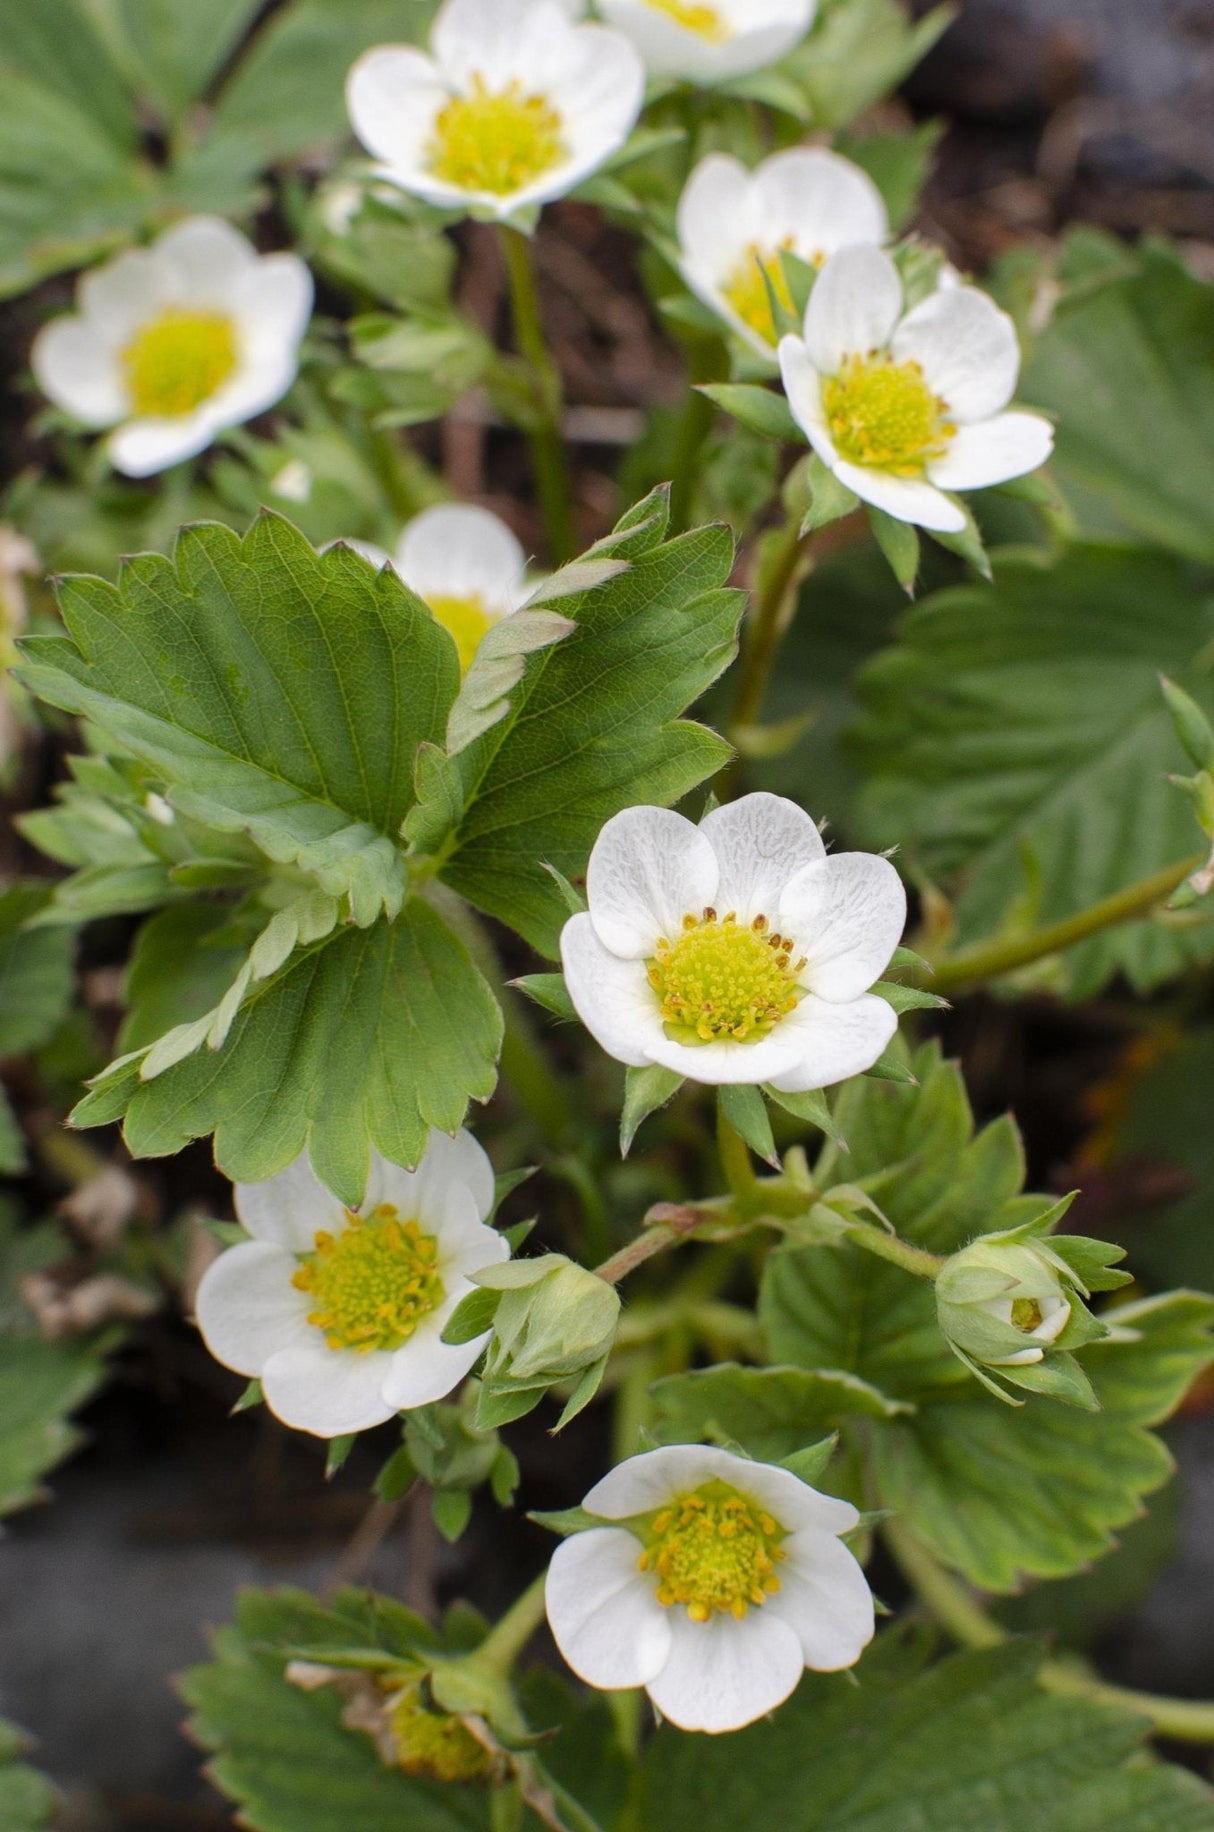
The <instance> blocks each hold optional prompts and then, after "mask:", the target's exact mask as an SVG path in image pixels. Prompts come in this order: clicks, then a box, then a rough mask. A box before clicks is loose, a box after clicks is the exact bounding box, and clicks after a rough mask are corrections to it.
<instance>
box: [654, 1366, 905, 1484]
mask: <svg viewBox="0 0 1214 1832" xmlns="http://www.w3.org/2000/svg"><path fill="white" fill-rule="evenodd" d="M652 1397H653V1406H654V1420H653V1430H654V1435H655V1436H656V1438H657V1439H658V1442H659V1443H662V1444H694V1443H697V1442H699V1441H700V1440H701V1439H707V1440H708V1441H709V1442H710V1443H729V1444H737V1445H740V1446H741V1448H742V1449H743V1450H744V1451H746V1452H747V1453H748V1454H749V1455H750V1456H752V1457H757V1458H758V1459H759V1460H760V1461H761V1462H764V1463H783V1462H785V1461H786V1460H787V1459H788V1458H789V1457H791V1456H794V1455H795V1454H796V1453H797V1452H798V1451H801V1450H803V1449H804V1448H805V1447H806V1446H807V1445H811V1444H816V1443H818V1442H819V1440H820V1439H821V1438H822V1437H823V1436H824V1435H825V1434H826V1433H828V1432H830V1431H832V1430H833V1429H834V1427H835V1426H837V1425H838V1424H839V1423H840V1422H841V1420H843V1419H845V1418H869V1419H892V1418H897V1417H898V1416H899V1414H902V1413H908V1412H911V1411H913V1407H911V1406H908V1405H907V1404H906V1403H905V1402H904V1401H902V1400H893V1399H890V1398H889V1397H888V1395H886V1394H884V1393H880V1392H878V1390H877V1388H876V1387H870V1386H869V1384H868V1382H867V1381H863V1380H860V1379H859V1378H858V1376H857V1375H855V1374H845V1373H842V1372H838V1371H835V1370H831V1369H829V1368H827V1369H814V1370H812V1371H811V1370H810V1369H808V1368H744V1367H740V1366H738V1365H737V1364H735V1363H732V1362H723V1363H721V1364H720V1365H719V1366H718V1367H715V1368H702V1369H698V1370H696V1371H695V1372H694V1373H691V1374H670V1375H668V1376H667V1377H666V1378H665V1379H664V1380H659V1381H658V1382H657V1384H656V1385H655V1386H654V1387H653V1389H652Z"/></svg>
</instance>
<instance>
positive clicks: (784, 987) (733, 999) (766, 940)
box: [646, 910, 805, 1044]
mask: <svg viewBox="0 0 1214 1832" xmlns="http://www.w3.org/2000/svg"><path fill="white" fill-rule="evenodd" d="M792 954H793V943H792V941H791V940H790V939H789V938H788V937H787V936H784V935H779V934H775V935H773V934H770V933H769V932H768V922H767V918H766V917H765V916H756V917H755V919H754V921H753V922H752V923H750V924H749V925H747V924H743V923H739V921H738V918H737V914H736V912H734V911H733V910H730V911H729V912H728V913H727V914H726V915H725V916H723V917H720V918H718V916H717V913H716V911H715V910H705V911H704V914H703V917H702V918H698V917H695V916H685V917H684V918H683V933H682V935H681V936H680V937H679V939H678V941H676V942H674V943H671V942H669V941H667V940H666V938H665V936H659V938H658V944H657V954H656V955H655V956H654V958H653V959H652V960H651V961H649V962H647V963H646V964H647V968H648V973H649V984H650V985H651V986H652V987H653V989H654V991H655V992H656V993H657V995H658V998H659V999H660V1001H661V1010H662V1022H663V1025H664V1026H665V1029H666V1035H667V1036H668V1037H669V1038H670V1039H671V1040H672V1041H673V1042H676V1043H689V1044H700V1043H715V1042H719V1041H720V1040H721V1039H723V1038H727V1037H728V1038H732V1039H733V1040H734V1042H736V1043H755V1042H757V1041H758V1039H759V1038H760V1037H765V1036H767V1034H768V1032H769V1031H770V1030H771V1029H772V1027H773V1025H776V1024H778V1023H779V1022H780V1020H781V1019H782V1018H785V1017H787V1015H788V1013H789V1012H790V1011H792V1010H794V1008H795V1007H796V1005H797V1004H798V1003H799V1001H800V1000H801V999H802V998H803V997H804V992H805V989H804V987H801V986H798V984H797V975H798V973H800V971H801V969H802V968H803V967H804V965H805V962H804V960H798V961H794V960H793V958H792Z"/></svg>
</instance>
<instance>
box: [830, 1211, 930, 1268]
mask: <svg viewBox="0 0 1214 1832" xmlns="http://www.w3.org/2000/svg"><path fill="white" fill-rule="evenodd" d="M847 1238H848V1240H854V1241H855V1243H856V1245H857V1247H863V1248H864V1251H865V1252H866V1253H875V1254H876V1255H877V1258H878V1259H883V1260H888V1261H889V1263H890V1265H891V1266H901V1268H902V1270H903V1272H913V1273H914V1275H915V1277H916V1278H917V1279H934V1278H936V1276H937V1275H938V1273H939V1271H940V1268H941V1266H943V1264H944V1261H943V1260H942V1259H941V1257H940V1255H939V1254H938V1253H928V1252H927V1251H926V1249H925V1248H923V1247H912V1246H911V1244H910V1242H909V1241H906V1240H899V1238H898V1236H897V1235H896V1234H887V1233H886V1231H885V1229H884V1228H878V1227H875V1226H874V1225H873V1223H872V1222H869V1221H849V1222H848V1224H847Z"/></svg>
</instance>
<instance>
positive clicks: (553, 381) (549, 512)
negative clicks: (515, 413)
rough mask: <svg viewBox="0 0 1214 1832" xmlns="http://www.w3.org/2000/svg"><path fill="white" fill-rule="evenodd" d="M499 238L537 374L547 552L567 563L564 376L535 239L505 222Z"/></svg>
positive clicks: (569, 521)
mask: <svg viewBox="0 0 1214 1832" xmlns="http://www.w3.org/2000/svg"><path fill="white" fill-rule="evenodd" d="M501 238H502V250H503V253H504V255H505V260H506V272H507V274H508V276H509V280H510V304H511V310H512V312H513V315H514V336H515V342H516V343H517V345H518V350H519V354H520V356H522V357H524V358H525V359H526V361H527V362H528V363H529V364H530V366H531V370H532V373H533V375H534V378H535V396H536V408H537V410H538V416H539V417H538V420H537V424H536V426H535V428H534V430H533V431H532V433H531V435H530V437H531V457H532V462H533V464H534V466H535V481H536V487H537V489H538V491H539V497H540V507H541V509H542V511H543V516H544V525H545V527H546V528H547V530H548V546H549V558H550V560H551V561H552V564H553V565H554V566H564V565H565V564H566V563H567V562H568V561H569V560H571V559H572V558H573V556H574V554H575V553H576V551H577V537H576V533H575V530H574V525H573V503H572V500H571V497H570V493H569V470H568V464H567V462H566V457H565V448H564V444H563V442H562V439H561V406H562V398H561V378H560V375H559V373H558V371H557V368H556V365H555V363H554V362H553V360H552V357H551V355H550V353H549V350H548V343H547V339H546V338H545V336H544V321H543V317H542V314H541V311H540V296H539V289H538V287H537V285H536V280H535V268H534V267H533V265H532V261H531V243H530V241H529V240H528V238H527V237H526V236H525V235H523V234H522V232H521V231H520V230H518V229H508V228H503V229H502V231H501Z"/></svg>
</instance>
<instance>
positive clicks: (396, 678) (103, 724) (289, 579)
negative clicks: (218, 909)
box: [22, 514, 459, 925]
mask: <svg viewBox="0 0 1214 1832" xmlns="http://www.w3.org/2000/svg"><path fill="white" fill-rule="evenodd" d="M60 593H61V598H60V601H61V605H62V609H63V617H64V622H65V624H66V626H67V631H68V634H67V635H66V636H45V637H32V638H30V639H29V641H28V643H27V644H26V645H25V658H26V659H25V666H24V669H23V670H22V674H23V678H24V679H25V681H26V683H27V684H28V686H29V687H30V689H31V690H32V691H33V692H34V693H36V694H38V695H39V696H40V697H42V698H44V699H46V700H48V701H50V703H51V704H52V705H56V706H60V707H63V708H64V709H66V710H67V711H69V712H75V713H79V714H82V715H84V716H86V717H88V718H90V719H91V720H92V721H93V722H94V723H95V724H96V725H97V726H98V727H99V728H100V729H101V731H102V732H103V733H105V734H106V735H107V736H108V737H109V738H110V739H111V740H112V741H114V742H115V743H116V744H117V745H118V746H119V747H121V748H124V749H126V750H128V751H130V752H131V753H133V754H134V755H135V756H137V757H139V758H141V759H142V760H144V761H145V762H146V763H148V764H150V765H152V766H153V767H154V768H156V769H157V770H159V771H161V772H162V773H163V775H164V777H165V779H166V781H167V783H168V785H169V788H170V794H171V799H172V802H173V805H174V807H176V808H177V809H179V810H180V811H181V812H182V813H183V814H185V815H187V816H190V817H192V818H194V819H195V820H199V821H203V822H206V823H207V824H209V825H211V826H213V827H216V828H218V829H219V830H220V831H221V832H225V833H232V832H242V831H243V832H246V833H248V834H249V835H251V837H252V838H253V839H254V840H255V841H256V843H257V845H258V846H259V847H260V848H261V849H262V851H263V852H264V853H266V854H267V855H268V857H269V858H270V859H272V860H275V861H277V862H278V863H280V864H291V865H294V866H296V867H298V868H299V869H300V870H302V871H303V872H305V873H306V874H307V875H308V876H309V877H310V878H311V879H312V880H313V881H314V882H315V883H316V884H317V885H318V886H319V888H320V889H321V890H323V891H325V892H326V893H327V894H328V895H330V896H335V897H340V898H342V899H343V901H344V902H345V903H347V904H348V910H349V914H350V915H351V916H352V918H353V920H354V921H356V922H358V923H359V924H360V925H367V924H370V923H371V922H374V921H375V919H376V917H377V915H378V914H379V913H380V912H381V911H387V912H388V913H389V914H394V913H395V911H396V910H397V909H399V907H400V904H401V901H402V899H403V897H404V894H405V886H406V882H407V875H406V871H405V866H404V861H403V857H402V855H401V852H400V849H399V845H398V836H399V833H400V828H401V823H402V822H403V820H404V819H405V816H406V815H407V813H408V812H409V809H410V807H411V806H412V804H413V800H414V784H413V760H414V756H415V753H416V751H417V748H418V746H419V745H420V744H422V743H423V742H425V741H426V740H431V741H437V740H439V739H441V737H442V735H443V732H444V729H445V725H446V717H447V713H448V711H449V709H450V706H451V703H452V701H453V700H454V698H455V694H456V691H457V689H458V686H459V663H458V659H457V657H456V653H455V646H454V644H453V643H452V641H451V639H450V637H449V636H448V635H447V633H446V632H445V631H444V630H442V629H441V628H440V626H439V625H438V624H437V623H435V621H434V619H433V618H432V617H431V616H430V614H429V612H428V611H427V610H426V608H425V607H424V605H422V604H421V603H420V601H419V600H418V599H416V598H414V597H413V596H412V594H411V593H409V592H408V591H406V589H405V587H404V586H403V585H401V583H400V582H399V580H398V579H397V578H396V576H395V574H394V573H393V572H392V571H391V569H390V568H385V569H384V571H383V572H381V573H379V574H375V573H373V572H371V571H370V570H369V569H368V567H367V566H366V565H365V563H364V562H363V561H362V560H361V559H360V558H359V557H358V556H357V555H356V554H354V553H352V552H349V551H348V550H346V549H343V548H340V547H339V548H334V549H333V550H331V551H330V552H328V553H325V554H319V555H318V554H317V553H316V552H315V550H314V549H313V548H312V547H311V545H310V544H309V543H308V542H307V541H306V540H305V539H304V537H303V536H302V535H301V534H300V533H299V532H298V531H297V530H296V529H294V528H292V527H291V525H290V523H289V522H286V521H284V520H283V519H282V518H281V517H279V516H275V515H269V514H266V515H263V516H262V517H260V518H259V520H258V521H257V522H256V523H255V524H254V526H253V528H252V529H251V530H250V532H249V533H248V535H246V536H245V538H244V539H243V540H240V539H238V537H237V536H235V535H234V534H233V533H232V532H231V530H229V529H227V528H223V527H220V526H219V525H217V524H208V525H202V526H199V527H195V528H187V529H185V530H183V531H182V534H181V536H180V539H179V541H178V545H177V549H176V553H175V555H174V558H173V560H171V561H169V560H165V559H162V558H160V557H159V556H158V555H151V554H147V555H142V556H140V557H139V558H137V559H134V560H131V561H129V562H128V564H127V565H126V566H125V567H124V569H123V571H122V573H121V575H120V579H119V583H118V585H117V586H111V585H107V584H105V583H104V582H103V581H101V580H99V579H89V578H84V577H74V578H68V579H65V580H64V581H63V582H62V584H61V587H60Z"/></svg>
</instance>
